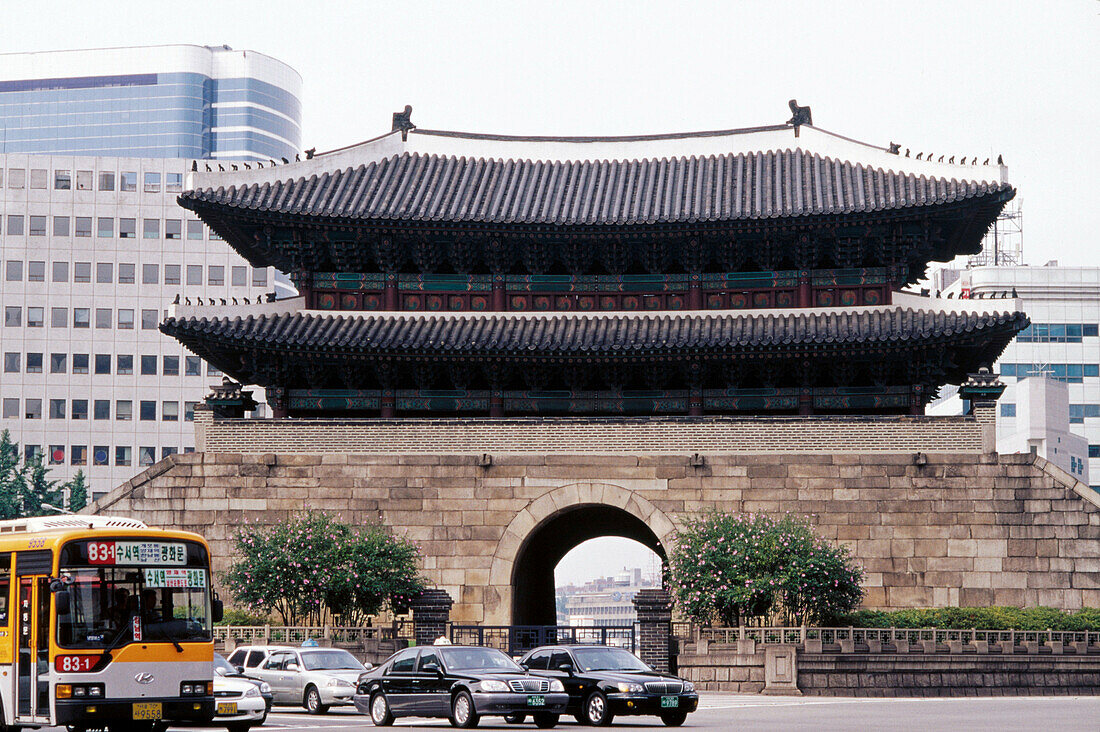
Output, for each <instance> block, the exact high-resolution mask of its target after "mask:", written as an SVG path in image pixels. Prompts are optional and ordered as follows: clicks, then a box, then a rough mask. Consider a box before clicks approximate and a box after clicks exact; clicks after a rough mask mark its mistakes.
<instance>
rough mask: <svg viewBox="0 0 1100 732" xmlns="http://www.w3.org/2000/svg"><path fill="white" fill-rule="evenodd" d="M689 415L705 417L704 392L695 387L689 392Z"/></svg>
mask: <svg viewBox="0 0 1100 732" xmlns="http://www.w3.org/2000/svg"><path fill="white" fill-rule="evenodd" d="M688 415H689V416H691V417H702V416H703V390H702V389H701V388H699V387H698V386H693V387H691V389H690V390H689V391H688Z"/></svg>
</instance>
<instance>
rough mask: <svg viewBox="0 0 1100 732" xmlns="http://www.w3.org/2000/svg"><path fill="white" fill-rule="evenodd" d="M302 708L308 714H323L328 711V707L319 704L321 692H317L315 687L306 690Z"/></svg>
mask: <svg viewBox="0 0 1100 732" xmlns="http://www.w3.org/2000/svg"><path fill="white" fill-rule="evenodd" d="M303 706H305V708H306V711H307V712H309V713H310V714H324V713H325V712H327V711H328V705H327V704H322V703H321V692H319V691H317V687H316V686H309V687H307V688H306V698H305V703H304V705H303Z"/></svg>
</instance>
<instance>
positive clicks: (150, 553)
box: [88, 541, 187, 565]
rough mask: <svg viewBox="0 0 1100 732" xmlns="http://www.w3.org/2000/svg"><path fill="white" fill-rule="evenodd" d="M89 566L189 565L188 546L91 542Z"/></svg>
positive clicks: (177, 544)
mask: <svg viewBox="0 0 1100 732" xmlns="http://www.w3.org/2000/svg"><path fill="white" fill-rule="evenodd" d="M88 563H89V564H129V565H133V564H169V565H172V564H175V565H183V564H187V546H186V545H185V544H180V543H174V542H173V543H167V542H160V541H90V542H88Z"/></svg>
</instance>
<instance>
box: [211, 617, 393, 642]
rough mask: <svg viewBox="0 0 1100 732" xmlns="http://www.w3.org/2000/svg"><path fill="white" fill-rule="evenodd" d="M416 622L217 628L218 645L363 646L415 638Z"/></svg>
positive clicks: (216, 640) (227, 626)
mask: <svg viewBox="0 0 1100 732" xmlns="http://www.w3.org/2000/svg"><path fill="white" fill-rule="evenodd" d="M412 636H413V629H412V621H409V620H398V621H395V622H394V623H392V624H390V625H378V626H370V625H368V626H341V625H294V626H291V625H215V626H214V642H215V643H226V642H228V641H229V640H230V639H232V640H233V641H234V642H235V643H236V645H239V646H243V645H249V646H252V645H291V646H298V645H301V644H302V643H305V642H306V641H307V640H316V641H321V640H325V641H329V642H331V643H333V644H352V643H362V642H364V641H368V640H394V639H397V638H412Z"/></svg>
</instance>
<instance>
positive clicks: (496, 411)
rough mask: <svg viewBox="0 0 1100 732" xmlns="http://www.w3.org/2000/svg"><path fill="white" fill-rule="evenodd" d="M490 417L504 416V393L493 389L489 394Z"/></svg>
mask: <svg viewBox="0 0 1100 732" xmlns="http://www.w3.org/2000/svg"><path fill="white" fill-rule="evenodd" d="M489 416H490V417H503V416H504V392H502V391H498V390H497V389H493V390H492V391H490V392H489Z"/></svg>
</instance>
